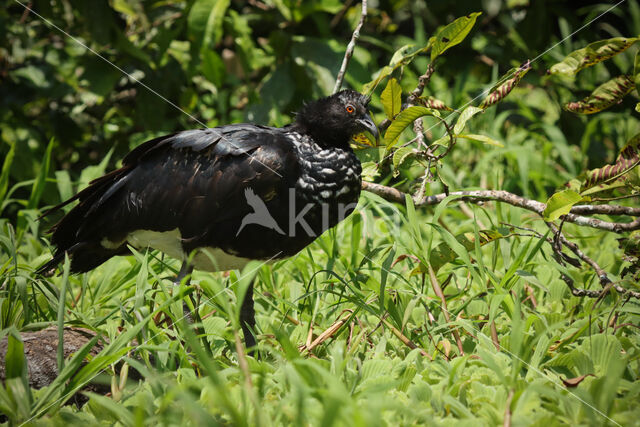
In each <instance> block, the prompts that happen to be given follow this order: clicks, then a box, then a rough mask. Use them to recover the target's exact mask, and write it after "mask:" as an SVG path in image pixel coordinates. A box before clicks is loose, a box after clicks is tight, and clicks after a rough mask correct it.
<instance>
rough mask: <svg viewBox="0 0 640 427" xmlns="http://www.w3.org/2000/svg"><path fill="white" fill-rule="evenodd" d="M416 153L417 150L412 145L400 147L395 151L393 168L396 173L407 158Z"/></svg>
mask: <svg viewBox="0 0 640 427" xmlns="http://www.w3.org/2000/svg"><path fill="white" fill-rule="evenodd" d="M412 154H415V150H414V149H413V148H412V147H400V148H398V149H397V150H396V151H395V152H394V153H393V169H394V173H395V171H397V170H398V168H399V167H400V166H401V165H402V163H403V162H404V161H405V160H407V158H408V157H409V156H411V155H412Z"/></svg>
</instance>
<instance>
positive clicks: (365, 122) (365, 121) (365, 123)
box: [356, 113, 380, 141]
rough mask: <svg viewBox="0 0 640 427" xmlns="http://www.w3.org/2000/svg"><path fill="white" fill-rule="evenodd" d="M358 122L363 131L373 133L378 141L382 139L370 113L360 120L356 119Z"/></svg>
mask: <svg viewBox="0 0 640 427" xmlns="http://www.w3.org/2000/svg"><path fill="white" fill-rule="evenodd" d="M356 122H357V123H358V124H359V125H360V126H362V128H363V130H366V131H367V132H369V133H371V135H373V136H374V137H375V138H376V141H378V140H379V139H380V133H379V132H378V127H377V126H376V124H375V123H373V119H372V118H371V116H370V115H369V113H365V114H363V115H362V116H361V117H360V118H358V119H356Z"/></svg>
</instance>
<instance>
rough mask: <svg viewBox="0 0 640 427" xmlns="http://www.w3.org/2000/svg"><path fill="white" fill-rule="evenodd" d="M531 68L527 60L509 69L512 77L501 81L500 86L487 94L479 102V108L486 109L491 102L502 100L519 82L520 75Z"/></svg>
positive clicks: (522, 75)
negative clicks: (514, 68)
mask: <svg viewBox="0 0 640 427" xmlns="http://www.w3.org/2000/svg"><path fill="white" fill-rule="evenodd" d="M530 69H531V61H529V60H527V61H526V62H525V63H524V64H522V65H521V66H520V67H519V68H518V69H516V70H511V71H509V73H507V74H510V73H514V74H513V77H511V78H510V79H509V80H507V81H506V82H504V83H502V84H501V85H500V86H498V87H496V88H494V89H493V90H492V91H491V93H490V94H489V96H487V97H486V98H485V99H484V100H483V101H482V103H481V104H480V108H483V109H486V108H488V107H490V106H492V105H493V104H495V103H497V102H500V101H502V100H503V99H504V98H505V97H506V96H507V95H509V93H510V92H511V91H512V90H513V88H514V87H516V86H517V85H518V83H520V80H522V77H524V75H525V74H527V72H528V71H529V70H530Z"/></svg>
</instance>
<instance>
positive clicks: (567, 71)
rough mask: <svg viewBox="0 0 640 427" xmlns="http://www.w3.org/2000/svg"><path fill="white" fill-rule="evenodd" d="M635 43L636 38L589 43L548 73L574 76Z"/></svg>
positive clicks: (619, 38)
mask: <svg viewBox="0 0 640 427" xmlns="http://www.w3.org/2000/svg"><path fill="white" fill-rule="evenodd" d="M636 41H638V38H637V37H632V38H625V37H615V38H612V39H607V40H600V41H597V42H594V43H591V44H589V45H588V46H587V47H583V48H582V49H578V50H576V51H574V52H571V53H570V54H569V55H568V56H567V57H566V58H565V59H563V60H562V62H559V63H557V64H555V65H554V66H552V67H551V69H550V70H549V71H550V72H551V74H564V75H574V74H576V73H577V72H578V71H580V70H582V69H584V68H586V67H591V66H592V65H595V64H597V63H599V62H602V61H605V60H607V59H609V58H611V57H612V56H614V55H617V54H619V53H620V52H623V51H625V50H626V49H628V48H629V47H631V46H632V45H633V44H634V43H635V42H636Z"/></svg>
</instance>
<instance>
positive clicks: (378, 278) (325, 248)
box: [0, 195, 640, 425]
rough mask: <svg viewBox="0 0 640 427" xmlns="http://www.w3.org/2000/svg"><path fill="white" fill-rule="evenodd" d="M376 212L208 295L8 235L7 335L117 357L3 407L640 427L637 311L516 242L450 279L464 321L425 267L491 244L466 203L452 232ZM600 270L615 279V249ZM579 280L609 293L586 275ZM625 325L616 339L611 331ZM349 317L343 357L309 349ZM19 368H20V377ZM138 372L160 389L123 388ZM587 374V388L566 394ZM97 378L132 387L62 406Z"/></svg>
mask: <svg viewBox="0 0 640 427" xmlns="http://www.w3.org/2000/svg"><path fill="white" fill-rule="evenodd" d="M360 206H361V207H360V209H359V210H358V212H357V213H356V214H354V215H352V216H351V217H350V218H349V219H348V220H346V221H345V222H344V223H342V224H340V226H338V227H337V229H335V230H331V231H330V232H328V233H325V235H323V236H322V237H321V238H320V239H319V240H318V241H317V242H316V243H314V244H313V245H312V246H311V247H309V248H308V249H305V250H303V251H302V252H301V253H300V254H298V255H297V256H295V257H294V258H292V259H290V260H287V261H280V262H277V263H275V264H274V265H271V266H261V265H260V264H259V263H252V264H250V265H248V266H247V267H246V269H245V270H244V271H242V272H231V273H230V274H222V273H217V274H208V273H202V272H196V273H195V274H194V278H193V282H194V284H196V286H193V287H192V288H191V289H184V288H179V289H174V288H173V285H172V282H171V279H172V276H173V275H174V274H175V272H176V270H177V268H178V264H177V262H176V261H175V260H171V259H163V258H162V256H161V254H158V253H149V254H144V253H136V254H135V256H132V257H126V258H118V259H113V260H111V261H109V262H107V263H106V264H104V265H103V266H101V267H99V268H97V269H96V270H94V271H92V272H90V273H87V274H83V275H77V276H74V275H70V276H68V275H67V274H63V275H61V276H55V277H52V278H48V279H43V278H41V277H35V276H34V274H33V270H34V268H35V267H37V266H38V265H39V264H40V263H41V262H43V261H44V260H46V259H47V257H48V256H49V249H48V248H47V247H46V245H45V244H44V242H46V240H41V239H37V238H36V237H35V236H34V235H33V234H31V232H30V231H28V230H33V229H34V228H35V229H37V225H36V224H35V223H31V222H28V223H27V227H26V229H27V231H24V232H23V233H22V236H21V237H20V238H19V239H17V237H16V232H15V231H14V229H13V226H12V225H11V224H10V223H9V222H7V221H6V220H3V221H2V223H1V224H0V225H1V230H2V235H1V237H2V246H3V254H2V258H0V265H1V266H2V270H1V273H2V283H3V285H2V299H1V300H0V307H1V311H0V316H1V317H0V319H1V322H2V324H1V325H0V326H1V327H2V330H3V334H6V333H11V331H15V330H16V329H17V330H30V329H36V328H41V327H43V326H45V325H55V324H56V323H57V324H58V325H59V326H60V325H62V324H63V323H62V321H63V322H64V324H65V325H74V326H83V327H88V328H90V329H93V330H96V331H100V332H101V333H102V334H103V335H104V337H105V338H106V339H107V341H108V342H109V343H110V344H109V346H108V347H106V348H105V349H104V350H103V351H102V352H101V353H100V355H99V356H98V357H96V358H94V359H92V360H91V361H90V362H89V363H88V364H86V365H85V366H84V367H83V368H82V370H81V371H80V373H78V374H77V375H75V376H73V375H72V374H73V370H74V369H77V368H78V366H79V364H80V362H81V359H82V357H81V356H83V355H79V356H76V357H75V358H72V359H71V360H68V361H66V362H65V368H64V369H63V370H62V371H61V375H60V378H59V381H56V382H55V383H54V384H52V385H51V386H49V387H47V388H45V389H42V390H28V389H25V388H24V383H23V382H22V381H19V379H20V376H18V377H17V378H15V379H13V380H10V381H8V382H7V384H6V388H5V389H3V391H1V392H0V405H1V406H0V408H2V411H3V412H6V413H7V414H8V416H9V417H10V419H11V420H12V422H14V423H17V424H19V423H21V422H24V421H26V420H30V419H32V417H37V418H36V419H37V420H40V421H39V422H44V421H43V420H49V421H50V422H53V423H54V424H57V423H62V422H65V423H72V424H76V423H78V424H79V423H95V422H96V421H98V420H101V421H103V422H119V423H121V424H123V425H131V424H154V423H161V424H185V423H186V424H189V423H192V424H203V423H223V424H224V423H232V424H252V425H253V424H262V425H270V424H292V423H295V424H300V425H307V424H312V425H332V424H337V425H352V424H357V425H387V424H393V425H395V424H403V425H404V424H416V423H429V424H443V425H444V424H453V423H456V424H458V423H459V422H461V421H466V422H468V423H469V424H476V423H477V422H479V421H480V422H482V423H483V424H487V425H492V424H493V425H494V424H500V423H502V421H503V419H504V417H505V414H506V411H507V407H508V408H509V409H508V410H509V411H510V413H511V415H510V416H511V420H512V423H513V425H520V424H523V425H540V424H542V423H550V424H554V425H555V424H597V425H602V424H604V423H606V422H607V420H608V419H609V418H610V419H612V420H613V421H614V422H616V423H620V424H623V425H631V424H634V423H638V420H637V413H638V410H639V409H640V405H639V404H638V402H639V401H640V400H638V397H639V396H638V393H639V392H640V388H639V387H638V384H639V383H638V382H637V377H638V368H639V366H638V356H639V354H640V353H639V347H640V340H639V339H638V334H637V331H636V330H635V328H636V327H637V326H636V325H637V324H638V315H639V314H640V310H639V307H638V304H637V303H636V302H634V301H624V300H621V299H620V298H619V297H617V296H615V295H612V296H608V297H606V298H605V299H604V300H602V301H601V302H599V303H597V304H594V301H593V300H584V299H579V298H575V297H572V296H570V293H569V292H568V290H567V288H566V285H565V284H564V282H563V281H562V280H560V278H559V276H558V273H557V270H558V266H556V265H555V264H554V263H553V261H552V260H551V258H550V249H549V248H548V247H546V244H545V245H541V244H539V240H538V239H535V238H529V237H517V236H514V237H509V238H502V239H498V240H496V241H494V242H492V243H488V244H486V245H484V246H482V247H480V246H479V245H478V247H476V248H475V250H471V251H470V252H468V253H467V252H466V251H464V253H462V252H461V253H460V254H459V255H462V256H459V257H458V258H457V259H456V260H455V261H454V262H452V263H447V264H445V265H444V266H443V267H441V268H440V269H439V270H438V272H437V275H436V276H437V280H438V282H439V283H440V284H441V285H442V286H443V287H444V285H445V283H446V287H444V295H445V297H446V302H447V310H448V311H449V313H450V319H451V320H450V321H449V322H447V321H446V320H445V316H444V311H443V309H442V307H441V304H440V300H439V298H438V297H437V296H436V294H435V293H434V290H433V287H432V286H431V281H430V278H429V274H428V273H423V271H424V270H423V269H420V268H419V264H420V261H419V260H424V259H425V256H426V254H428V253H430V248H435V247H436V246H437V245H439V244H440V243H441V242H450V243H451V242H452V235H451V234H450V233H449V231H448V229H449V228H450V227H452V226H454V225H455V229H456V230H457V231H465V230H469V231H470V232H471V233H473V232H474V230H475V232H477V227H474V221H473V220H472V219H470V218H468V217H462V216H461V214H460V212H459V211H458V210H457V209H455V207H454V205H453V204H450V205H449V206H447V207H445V208H444V209H437V214H436V215H438V216H439V217H438V218H434V215H432V214H431V213H425V212H423V211H418V212H414V211H413V209H412V207H410V209H409V210H408V211H407V209H406V208H404V207H399V208H398V207H396V206H392V205H390V204H389V203H388V202H385V201H382V200H381V199H379V198H378V197H376V196H371V195H365V196H363V200H362V201H361V205H360ZM471 209H472V211H473V212H474V215H476V216H477V217H478V218H481V220H482V221H485V222H486V221H487V218H491V217H496V216H498V217H501V218H503V219H505V220H507V221H509V222H513V223H516V225H520V224H524V225H529V226H531V225H534V226H536V225H537V226H539V224H538V222H536V221H532V218H531V217H528V216H523V215H522V212H521V211H519V210H517V209H515V208H511V207H505V206H502V207H500V209H499V211H500V213H499V214H498V213H497V212H495V211H493V209H494V206H485V207H473V206H472V207H471ZM385 215H386V216H385ZM520 220H521V221H520ZM29 221H31V220H29ZM434 221H437V223H435V222H434ZM396 222H397V224H396ZM567 230H568V232H571V233H573V232H575V233H578V232H579V230H577V229H576V230H574V229H573V228H570V227H569V228H568V229H567ZM18 234H19V233H18ZM505 234H506V233H505ZM592 234H593V233H591V232H584V231H583V232H582V236H583V237H584V239H583V242H586V244H587V245H592V246H597V245H606V246H609V245H610V246H611V247H614V243H615V242H614V241H613V238H614V236H607V237H606V238H605V240H604V241H598V242H596V241H594V239H592V238H591V235H592ZM452 247H453V249H454V250H455V249H458V250H460V249H459V248H457V247H455V245H453V244H452ZM403 255H408V256H409V257H402V256H403ZM597 259H598V261H600V262H601V263H602V264H603V265H606V266H608V267H610V268H611V266H612V264H613V265H614V264H615V257H614V256H613V254H611V253H607V252H606V251H603V252H601V253H600V254H599V255H598V256H597ZM394 261H395V262H394ZM618 264H619V263H618ZM63 270H64V269H63ZM614 273H615V272H614ZM254 274H255V275H256V277H257V279H258V282H257V286H256V291H255V299H256V312H257V314H256V316H257V322H258V327H259V332H260V337H259V342H260V354H261V356H262V357H261V358H260V359H259V360H255V359H253V358H249V359H248V361H249V364H248V371H244V370H243V369H241V367H240V366H241V365H240V364H239V363H238V359H237V353H236V346H235V340H236V337H235V335H236V334H237V332H236V331H237V330H239V328H238V327H237V325H238V320H237V318H238V304H237V300H238V298H237V295H238V294H239V293H240V292H241V289H243V288H246V285H248V280H250V279H251V277H252V276H253V275H254ZM570 274H572V276H573V277H574V278H576V279H578V280H580V283H591V285H592V286H594V287H595V286H597V281H596V280H595V279H594V277H593V273H592V272H590V271H588V270H586V269H585V270H581V271H577V270H574V271H570ZM65 290H66V292H65ZM189 291H192V292H193V295H194V296H195V298H196V300H197V301H199V303H200V306H199V314H200V316H201V317H202V318H204V321H203V327H204V332H205V336H204V337H200V338H203V339H202V340H200V339H198V337H196V336H195V335H194V333H193V330H192V328H191V326H189V325H187V324H186V323H185V322H184V319H183V315H182V305H181V299H182V298H185V294H186V293H188V292H189ZM65 295H66V297H65ZM63 297H64V299H62V298H63ZM534 300H535V303H534ZM63 304H64V305H63ZM614 313H615V315H616V316H617V319H616V323H615V325H616V326H615V328H612V327H608V326H607V325H608V324H609V322H610V320H611V317H612V315H614ZM430 318H431V319H432V320H430ZM165 319H168V320H170V322H163V320H165ZM339 319H343V320H344V322H341V327H340V328H339V329H338V330H337V331H335V332H334V333H333V334H331V335H330V337H329V338H328V339H327V340H326V341H324V342H322V343H321V344H319V345H317V346H316V347H315V348H314V349H313V351H311V352H309V351H306V350H303V351H301V350H300V348H301V346H302V345H303V344H305V343H307V339H308V338H307V337H308V336H309V333H310V328H311V327H312V331H311V332H312V334H313V335H312V339H315V338H316V337H317V336H318V335H320V334H321V333H322V332H323V331H324V330H326V329H328V328H329V327H330V326H332V325H333V324H334V322H336V321H337V320H339ZM154 320H155V321H154ZM156 321H158V323H157V324H156ZM492 323H494V324H495V329H496V333H497V338H498V340H499V344H500V350H497V349H496V346H495V344H494V341H493V340H492V333H491V324H492ZM167 325H171V326H167ZM453 330H456V331H457V332H458V334H459V336H460V340H461V344H462V349H463V351H464V355H462V354H460V352H459V349H458V347H457V345H456V340H455V338H454V335H453ZM394 331H395V332H394ZM399 334H401V335H402V336H404V337H406V339H408V340H411V341H412V342H413V343H415V344H416V345H417V346H418V347H419V348H417V349H413V350H412V349H411V348H409V347H408V346H407V345H405V344H404V343H403V341H402V340H401V339H400V338H399ZM203 343H206V346H207V347H208V349H205V347H204V346H203ZM86 350H87V351H88V350H89V349H88V348H87V349H86ZM421 350H424V352H425V353H426V354H425V355H422V354H421ZM209 351H210V352H211V354H209ZM12 357H13V359H15V360H13V359H12V361H10V360H7V366H10V365H11V366H13V364H15V363H17V362H16V361H17V360H18V359H19V357H18V356H15V355H14V356H12ZM123 362H124V363H125V364H126V365H129V369H130V370H131V369H132V368H135V369H136V370H138V371H139V372H140V373H141V374H142V377H143V379H142V380H140V381H133V380H130V379H129V380H128V381H126V376H125V377H124V378H123V377H122V375H123V374H118V373H116V371H117V370H120V369H121V367H122V363H123ZM115 366H117V369H116V368H115ZM98 374H100V375H98ZM247 374H248V375H249V378H247V377H245V375H247ZM586 374H592V375H590V376H587V377H586V378H585V379H584V380H583V381H582V382H580V384H579V385H578V386H577V387H575V388H567V387H565V386H564V385H563V383H562V380H563V379H570V378H575V377H579V376H581V375H586ZM119 375H120V376H119ZM96 376H98V379H100V380H101V381H103V382H104V381H106V382H107V383H109V382H111V381H114V382H115V383H116V384H121V385H122V387H119V386H116V387H115V388H113V390H114V391H115V393H114V394H113V395H111V396H107V397H105V396H99V395H95V394H89V396H90V400H89V403H88V404H87V405H85V406H84V407H83V408H81V409H77V408H75V407H73V406H62V405H63V403H64V402H65V401H66V400H67V399H68V398H69V397H70V395H71V394H72V393H73V392H74V391H76V390H77V389H78V388H79V387H81V386H82V385H84V384H85V383H86V382H87V381H90V380H92V379H93V378H94V377H96ZM110 377H112V378H113V380H111V379H110ZM69 379H70V380H69ZM29 393H30V394H31V399H30V403H29V404H24V402H22V401H21V399H22V398H23V397H24V396H25V395H27V394H29ZM27 401H29V400H27ZM610 423H611V422H610Z"/></svg>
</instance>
